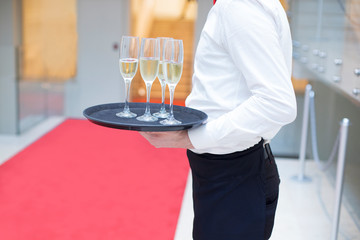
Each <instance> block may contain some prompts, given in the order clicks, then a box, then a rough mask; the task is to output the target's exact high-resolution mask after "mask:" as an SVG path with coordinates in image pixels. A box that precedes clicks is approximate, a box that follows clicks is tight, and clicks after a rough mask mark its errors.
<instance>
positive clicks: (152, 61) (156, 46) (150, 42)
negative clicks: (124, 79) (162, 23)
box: [136, 38, 160, 122]
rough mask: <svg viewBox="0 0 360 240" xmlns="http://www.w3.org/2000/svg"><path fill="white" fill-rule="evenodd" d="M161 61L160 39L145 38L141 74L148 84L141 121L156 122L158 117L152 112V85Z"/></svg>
mask: <svg viewBox="0 0 360 240" xmlns="http://www.w3.org/2000/svg"><path fill="white" fill-rule="evenodd" d="M159 62H160V41H159V39H156V38H143V39H142V40H141V49H140V74H141V77H142V79H143V80H144V82H145V85H146V108H145V113H144V115H142V116H140V117H137V118H136V119H137V120H139V121H145V122H155V121H157V120H158V118H157V117H155V116H152V115H151V113H150V93H151V86H152V84H153V82H154V80H155V78H156V76H157V74H158V71H159Z"/></svg>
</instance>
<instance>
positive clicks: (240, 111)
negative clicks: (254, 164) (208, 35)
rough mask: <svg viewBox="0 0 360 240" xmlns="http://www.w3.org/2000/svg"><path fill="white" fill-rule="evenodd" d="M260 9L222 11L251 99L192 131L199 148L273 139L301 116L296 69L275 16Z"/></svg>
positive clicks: (228, 43) (228, 44)
mask: <svg viewBox="0 0 360 240" xmlns="http://www.w3.org/2000/svg"><path fill="white" fill-rule="evenodd" d="M239 2H246V1H239ZM254 2H255V1H254ZM258 9H259V8H255V7H254V8H251V7H250V9H249V8H248V6H241V4H240V5H238V6H236V5H235V6H228V7H227V8H226V9H224V11H222V14H221V17H220V19H221V21H222V22H221V25H222V26H223V28H224V31H223V33H224V36H222V40H223V41H222V44H223V47H224V49H226V51H227V52H228V53H229V54H230V56H231V58H232V60H233V62H234V65H235V66H236V68H238V70H239V71H240V72H241V73H242V75H243V77H244V78H245V79H246V84H247V87H248V89H249V90H250V92H251V96H250V97H249V98H248V99H247V100H246V101H244V102H243V103H242V104H241V105H239V106H237V107H236V108H235V109H233V110H232V111H230V112H228V113H227V114H224V115H222V116H220V117H218V118H217V119H214V120H212V121H210V122H208V123H207V124H205V125H203V126H201V127H199V128H195V129H192V130H190V131H189V137H190V140H191V142H192V144H193V145H194V147H195V149H202V148H211V147H221V146H226V147H229V146H234V145H238V144H239V142H240V143H241V142H242V141H244V142H248V141H249V139H256V138H261V137H263V138H268V137H272V136H274V135H275V134H276V133H277V132H278V131H279V129H280V128H281V127H282V126H284V125H286V124H288V123H290V122H292V121H293V120H294V119H295V117H296V100H295V94H294V90H293V86H292V84H291V71H289V66H288V63H287V62H286V59H285V57H284V53H283V52H282V51H283V50H282V47H281V45H280V44H281V41H280V39H281V37H282V36H281V35H280V34H279V29H278V26H277V24H276V21H275V19H274V17H273V16H271V15H270V14H269V13H267V12H266V11H265V10H264V9H262V10H258Z"/></svg>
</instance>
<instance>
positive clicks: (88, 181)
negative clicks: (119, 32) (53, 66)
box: [0, 120, 189, 240]
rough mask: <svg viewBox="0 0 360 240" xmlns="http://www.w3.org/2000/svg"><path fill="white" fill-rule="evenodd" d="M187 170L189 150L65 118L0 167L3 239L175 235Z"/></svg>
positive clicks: (129, 239)
mask: <svg viewBox="0 0 360 240" xmlns="http://www.w3.org/2000/svg"><path fill="white" fill-rule="evenodd" d="M188 172H189V166H188V163H187V159H186V153H185V150H182V149H155V148H153V147H152V146H151V145H149V144H148V143H147V142H146V141H145V140H144V139H143V138H142V137H141V136H140V135H139V134H138V133H137V132H133V131H122V130H116V129H109V128H104V127H100V126H97V125H94V124H92V123H90V122H88V121H86V120H66V121H65V122H64V123H62V124H61V125H59V126H58V127H57V128H55V129H54V130H53V131H51V132H49V133H48V134H46V135H45V136H44V137H42V138H41V139H40V140H38V141H36V142H35V143H33V144H32V145H30V146H29V147H28V148H26V149H25V150H24V151H22V152H20V153H19V154H17V155H16V156H15V157H13V158H12V159H10V160H9V161H7V162H6V163H4V164H3V165H1V166H0V239H1V240H43V239H44V240H45V239H46V240H57V239H61V240H65V239H76V240H82V239H84V240H85V239H86V240H107V239H111V240H120V239H121V240H142V239H144V240H145V239H146V240H153V239H156V240H171V239H173V238H174V234H175V228H176V224H177V219H178V215H179V211H180V207H181V201H182V197H183V193H184V189H185V184H186V180H187V175H188Z"/></svg>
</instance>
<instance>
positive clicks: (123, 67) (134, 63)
mask: <svg viewBox="0 0 360 240" xmlns="http://www.w3.org/2000/svg"><path fill="white" fill-rule="evenodd" d="M119 67H120V72H121V75H122V76H123V78H126V79H132V78H133V77H134V76H135V74H136V71H137V68H138V60H137V59H136V58H123V59H120V60H119Z"/></svg>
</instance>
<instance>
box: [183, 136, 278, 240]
mask: <svg viewBox="0 0 360 240" xmlns="http://www.w3.org/2000/svg"><path fill="white" fill-rule="evenodd" d="M187 155H188V159H189V163H190V167H191V171H192V177H193V204H194V223H193V239H194V240H264V239H269V238H270V235H271V232H272V229H273V225H274V217H275V211H276V206H277V200H278V194H279V183H280V179H279V175H278V170H277V166H276V163H275V159H274V157H273V155H272V153H271V150H270V148H268V151H267V152H265V153H264V146H263V141H261V142H259V143H258V144H256V145H255V146H253V147H251V148H249V149H247V150H245V151H241V152H235V153H231V154H225V155H215V154H207V153H205V154H196V153H194V152H192V151H189V150H188V151H187ZM265 157H266V159H265Z"/></svg>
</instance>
